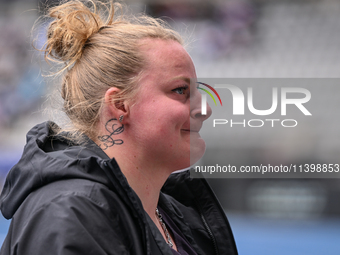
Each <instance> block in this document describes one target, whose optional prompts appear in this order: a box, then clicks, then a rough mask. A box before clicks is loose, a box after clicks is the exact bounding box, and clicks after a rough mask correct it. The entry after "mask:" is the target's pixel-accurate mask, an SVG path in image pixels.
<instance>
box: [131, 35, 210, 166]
mask: <svg viewBox="0 0 340 255" xmlns="http://www.w3.org/2000/svg"><path fill="white" fill-rule="evenodd" d="M141 50H142V53H143V54H144V56H145V57H146V66H145V68H144V69H143V72H142V76H141V79H140V82H139V85H138V86H139V91H138V94H137V96H136V98H134V99H133V102H131V107H130V113H129V118H130V120H131V121H130V122H129V124H128V129H127V131H128V132H129V133H128V134H127V135H128V136H129V138H131V140H132V143H133V144H134V146H135V147H134V148H136V149H137V151H138V152H139V153H140V154H139V155H138V156H139V157H142V158H144V159H146V160H150V162H153V164H155V165H157V164H159V165H160V166H162V167H168V168H171V170H172V171H175V170H178V169H183V168H186V167H189V166H190V164H193V163H195V162H196V161H197V160H198V159H199V158H201V157H202V156H203V154H204V151H205V142H204V141H203V139H202V138H201V137H200V135H199V130H200V129H201V127H202V123H203V121H204V120H205V119H207V118H208V117H209V116H210V114H211V109H210V107H208V109H207V115H204V116H203V115H201V95H200V93H199V92H198V89H197V86H196V85H195V84H190V79H196V72H195V67H194V64H193V62H192V60H191V58H190V56H189V55H188V53H187V52H186V51H185V50H184V48H183V47H182V46H181V45H180V44H179V43H177V42H175V41H170V40H168V41H166V40H160V39H144V40H143V43H142V45H141ZM190 155H191V162H190ZM194 161H195V162H194Z"/></svg>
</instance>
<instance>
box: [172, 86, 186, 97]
mask: <svg viewBox="0 0 340 255" xmlns="http://www.w3.org/2000/svg"><path fill="white" fill-rule="evenodd" d="M188 88H189V87H188V86H187V85H185V86H181V87H178V88H176V89H173V90H172V91H173V92H175V93H177V94H179V95H185V94H186V92H187V90H188Z"/></svg>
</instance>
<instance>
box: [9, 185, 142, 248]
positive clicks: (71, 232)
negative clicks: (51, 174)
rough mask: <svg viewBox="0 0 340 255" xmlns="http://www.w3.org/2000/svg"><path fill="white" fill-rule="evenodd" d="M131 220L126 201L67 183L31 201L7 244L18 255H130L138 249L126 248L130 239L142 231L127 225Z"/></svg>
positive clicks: (107, 192) (24, 206)
mask: <svg viewBox="0 0 340 255" xmlns="http://www.w3.org/2000/svg"><path fill="white" fill-rule="evenodd" d="M129 217H132V216H129V210H128V208H126V207H125V206H124V203H123V201H121V200H120V199H119V197H118V196H117V194H116V193H115V192H114V191H112V190H110V189H108V188H107V187H105V185H103V184H100V183H94V182H91V181H88V180H82V179H73V180H63V181H59V182H55V183H52V184H49V185H47V186H46V187H43V188H41V189H39V190H37V191H35V192H33V193H32V194H30V196H28V197H27V199H26V200H25V202H24V203H23V204H22V205H21V207H20V208H19V210H18V211H17V212H16V214H15V215H14V217H13V219H12V223H11V226H10V232H11V234H9V235H8V237H7V238H10V239H11V240H10V242H9V243H10V249H11V250H12V251H13V250H15V249H17V250H18V251H19V252H18V253H17V254H36V255H38V254H39V255H40V254H99V255H100V254H130V252H129V249H131V247H133V246H134V245H135V244H134V243H133V242H131V241H129V243H127V240H129V233H130V231H137V232H138V230H136V229H134V228H135V227H134V226H133V224H131V225H129V224H128V223H127V222H132V220H130V221H129ZM126 221H127V222H126ZM36 244H39V245H36ZM5 245H6V244H5ZM7 245H8V244H7ZM117 247H120V248H117ZM110 250H111V251H110ZM112 250H115V251H117V252H118V251H119V252H118V253H112ZM20 251H21V252H20ZM52 251H53V252H55V253H51V252H52ZM57 251H59V252H57ZM9 254H12V253H9Z"/></svg>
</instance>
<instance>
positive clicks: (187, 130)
mask: <svg viewBox="0 0 340 255" xmlns="http://www.w3.org/2000/svg"><path fill="white" fill-rule="evenodd" d="M182 131H183V132H190V133H199V132H200V129H182Z"/></svg>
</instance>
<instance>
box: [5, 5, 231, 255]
mask: <svg viewBox="0 0 340 255" xmlns="http://www.w3.org/2000/svg"><path fill="white" fill-rule="evenodd" d="M90 3H92V4H93V5H92V6H88V7H87V6H86V5H85V4H83V3H81V2H80V1H70V2H67V3H64V4H62V5H60V6H57V7H54V8H52V9H51V10H50V12H49V15H50V16H51V17H52V18H54V21H53V22H52V23H51V24H50V26H49V30H48V41H47V45H46V50H45V54H46V57H47V58H49V59H55V60H60V61H62V62H64V63H66V65H65V67H64V68H63V69H62V71H64V79H63V82H62V89H61V91H62V97H63V99H64V111H65V112H66V114H67V115H68V117H69V118H70V120H71V122H72V124H73V127H74V128H73V129H72V130H62V129H60V128H59V127H57V126H56V125H55V124H54V123H51V122H47V123H43V124H40V125H37V126H36V127H34V128H33V129H32V130H31V131H30V132H29V133H28V135H27V145H26V147H25V150H24V153H23V156H22V158H21V160H20V161H19V163H18V164H17V165H16V166H15V167H14V168H13V169H11V171H10V173H9V174H8V177H7V180H6V183H5V186H4V189H3V192H2V194H1V210H2V213H3V215H4V216H5V217H6V218H12V222H11V226H10V229H9V233H8V235H7V237H6V240H5V242H4V244H3V246H2V249H1V252H0V253H1V254H6V255H12V254H13V255H14V254H17V255H22V254H34V255H39V254H44V255H45V254H96V255H100V254H134V255H135V254H152V255H154V254H169V255H170V254H209V255H210V254H236V253H237V252H236V247H235V243H234V240H233V236H232V233H231V230H230V227H229V224H228V221H227V219H226V217H225V214H224V212H223V210H222V208H221V207H220V205H219V203H218V201H217V200H216V198H215V196H214V195H213V193H212V191H211V190H210V188H209V186H208V184H207V183H206V181H205V180H201V179H191V178H190V176H189V173H188V172H181V173H177V174H171V173H172V172H174V171H176V170H178V169H183V168H186V167H189V166H190V164H191V163H193V162H190V159H191V161H194V162H195V161H197V160H198V159H199V158H200V157H201V156H202V155H203V153H204V150H205V143H204V141H203V140H202V139H201V138H200V136H199V133H198V132H199V130H200V128H201V126H202V123H203V121H204V120H205V119H206V118H207V117H209V115H210V113H211V110H210V108H209V109H208V114H207V115H201V113H200V94H199V92H198V90H197V88H196V86H195V85H194V84H191V83H190V79H195V78H196V73H195V68H194V65H193V63H192V60H191V58H190V57H189V55H188V54H187V52H186V51H185V50H184V48H183V46H182V41H181V38H180V37H179V35H178V34H177V33H175V32H174V31H173V30H171V29H169V28H166V27H165V26H164V25H163V24H162V23H161V22H160V21H157V20H155V19H152V18H150V17H146V16H142V17H139V18H135V19H134V21H133V22H132V21H127V20H126V19H125V18H124V17H123V16H120V17H116V15H114V5H110V8H109V10H110V11H109V15H108V18H107V19H106V21H103V19H102V18H101V17H100V8H99V7H100V6H101V7H103V5H101V4H100V3H94V2H92V1H90ZM95 7H97V8H95ZM116 8H117V5H116ZM190 105H191V106H190ZM190 155H191V157H190ZM170 174H171V175H170ZM169 176H170V177H169Z"/></svg>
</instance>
